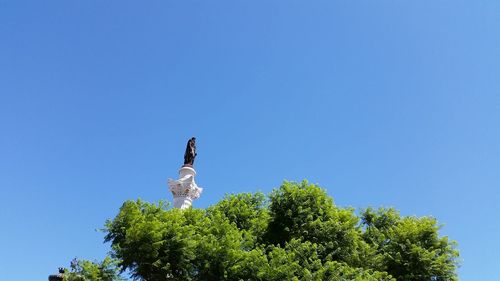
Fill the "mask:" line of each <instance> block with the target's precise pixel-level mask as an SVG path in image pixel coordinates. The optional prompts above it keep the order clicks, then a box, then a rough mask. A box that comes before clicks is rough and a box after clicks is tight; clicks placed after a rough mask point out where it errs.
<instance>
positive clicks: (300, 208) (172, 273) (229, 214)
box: [95, 181, 458, 281]
mask: <svg viewBox="0 0 500 281" xmlns="http://www.w3.org/2000/svg"><path fill="white" fill-rule="evenodd" d="M438 231H439V225H438V223H437V221H436V220H435V219H433V218H429V217H423V218H417V217H402V216H400V215H399V213H397V212H396V211H395V210H393V209H378V210H374V209H371V208H369V209H366V210H364V211H363V212H362V213H361V214H360V215H359V216H358V215H356V213H355V211H354V210H353V209H351V208H340V207H338V206H336V205H335V204H334V203H333V200H332V198H331V197H329V196H328V195H327V194H326V192H325V190H323V189H321V188H320V187H318V186H316V185H312V184H308V183H307V182H306V181H304V182H301V183H294V182H284V183H283V185H282V186H281V187H279V188H277V189H275V190H274V191H273V192H272V193H271V194H270V195H269V197H268V198H266V196H265V195H263V194H262V193H255V194H250V193H244V194H236V195H227V196H226V197H225V198H224V199H223V200H221V201H220V202H219V203H217V204H215V205H214V206H211V207H209V208H207V209H194V208H191V209H187V210H178V209H170V208H169V207H168V206H167V204H165V203H163V202H160V203H158V204H150V203H146V202H143V201H141V200H137V201H127V202H125V203H124V204H123V206H122V207H121V208H120V212H119V213H118V215H117V216H116V217H115V218H114V219H113V220H109V221H108V222H107V223H106V232H107V233H106V237H105V240H106V241H108V242H111V245H112V254H113V256H114V257H115V258H117V259H118V260H119V263H118V266H119V268H120V269H121V270H123V271H124V270H128V271H130V272H131V274H132V277H133V278H135V279H139V280H151V281H152V280H154V281H163V280H196V281H197V280H200V281H201V280H203V281H211V280H214V281H215V280H266V281H267V280H269V281H273V280H276V281H277V280H280V281H282V280H311V281H315V280H356V281H360V280H367V281H372V280H373V281H375V280H378V281H393V280H403V281H417V280H418V281H422V280H429V281H430V280H457V278H456V272H455V271H456V268H457V258H458V251H457V250H456V244H455V242H453V241H449V240H448V238H447V237H441V236H439V233H438ZM95 280H97V279H95Z"/></svg>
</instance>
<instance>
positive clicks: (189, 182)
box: [168, 166, 203, 209]
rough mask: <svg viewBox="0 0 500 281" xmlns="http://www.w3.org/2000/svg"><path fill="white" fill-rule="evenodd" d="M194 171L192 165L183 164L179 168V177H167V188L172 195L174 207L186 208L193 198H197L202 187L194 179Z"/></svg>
mask: <svg viewBox="0 0 500 281" xmlns="http://www.w3.org/2000/svg"><path fill="white" fill-rule="evenodd" d="M195 175H196V171H195V170H194V169H193V168H192V167H187V166H183V167H182V168H181V169H180V170H179V179H178V180H173V179H168V189H169V190H170V192H172V195H173V196H174V207H175V208H179V209H186V208H189V207H190V206H191V204H192V203H193V200H195V199H198V198H199V197H200V195H201V192H202V191H203V188H201V187H198V186H197V185H196V182H195V181H194V176H195Z"/></svg>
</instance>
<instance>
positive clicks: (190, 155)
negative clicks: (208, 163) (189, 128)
mask: <svg viewBox="0 0 500 281" xmlns="http://www.w3.org/2000/svg"><path fill="white" fill-rule="evenodd" d="M196 155H197V154H196V138H195V137H192V138H191V139H190V140H188V143H187V146H186V152H185V153H184V166H193V165H194V158H195V157H196Z"/></svg>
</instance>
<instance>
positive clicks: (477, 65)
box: [0, 0, 500, 281]
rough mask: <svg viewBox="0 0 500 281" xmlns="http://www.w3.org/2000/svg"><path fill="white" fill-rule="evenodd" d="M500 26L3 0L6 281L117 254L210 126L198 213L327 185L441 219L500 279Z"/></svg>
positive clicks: (247, 5) (262, 5) (386, 4)
mask: <svg viewBox="0 0 500 281" xmlns="http://www.w3.org/2000/svg"><path fill="white" fill-rule="evenodd" d="M499 35H500V2H498V1H493V0H489V1H488V0H477V1H461V0H453V1H451V0H450V1H446V0H438V1H436V0H432V1H431V0H429V1H424V0H420V1H386V0H382V1H273V0H266V1H243V0H239V1H164V0H162V1H140V2H138V1H95V0H93V1H13V0H12V1H11V0H0V199H1V200H2V203H1V204H0V221H1V222H2V224H1V225H2V228H1V231H0V249H1V250H0V264H1V266H0V276H2V279H5V280H44V279H45V278H47V275H49V274H51V273H54V272H56V270H57V267H58V266H61V265H64V266H68V265H69V262H70V260H71V259H72V258H74V257H79V258H86V259H95V258H97V259H100V258H102V257H103V256H104V255H105V254H106V252H107V251H108V250H109V245H108V244H103V234H102V233H100V232H97V231H96V229H98V228H101V227H102V226H103V224H104V222H105V220H106V219H108V218H112V217H114V215H115V214H116V213H117V211H118V208H119V207H120V205H121V203H122V202H123V201H125V200H127V199H136V198H142V199H144V200H147V201H158V200H160V199H167V200H169V201H170V200H171V199H172V197H171V195H170V194H169V193H168V190H167V185H166V180H167V178H168V177H176V176H177V170H178V168H179V167H180V165H181V164H182V157H183V152H184V148H185V143H186V141H187V139H188V138H189V137H191V136H196V137H197V141H198V144H197V145H198V158H197V160H196V169H197V172H198V175H197V182H198V184H199V185H200V186H202V187H204V193H203V195H202V197H201V198H200V199H199V200H197V201H195V203H194V204H195V206H196V207H206V206H208V205H210V204H213V203H215V202H217V201H218V200H219V199H221V198H222V197H223V195H224V194H226V193H231V192H255V191H263V192H266V193H267V192H269V191H271V190H272V188H274V187H277V186H279V185H280V183H281V182H282V181H283V180H284V179H287V180H295V181H300V180H302V179H308V180H309V181H310V182H313V183H318V184H320V185H321V186H322V187H324V188H326V189H327V190H328V193H329V194H330V195H332V196H333V197H334V199H335V202H336V203H337V204H338V205H341V206H352V207H355V208H363V207H368V206H374V207H377V206H393V207H395V208H397V209H399V210H400V211H401V213H402V214H404V215H417V216H424V215H431V216H434V217H436V218H437V219H438V220H439V221H440V222H441V223H442V224H443V225H444V226H443V228H442V231H441V233H442V234H443V235H448V236H449V237H450V238H451V239H454V240H457V241H458V243H459V249H460V252H461V259H462V267H461V268H460V269H459V277H460V280H466V281H467V280H471V281H472V280H494V279H495V278H498V270H497V266H498V264H499V262H500V247H499V246H498V245H499V244H500V224H499V223H498V214H499V213H498V212H499V211H498V207H497V205H498V202H499V201H500V191H499V190H500V145H499V144H500V129H499V128H500V124H499V123H500V80H499V77H500V36H499ZM45 280H46V279H45Z"/></svg>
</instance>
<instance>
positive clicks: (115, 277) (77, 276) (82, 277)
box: [64, 257, 123, 281]
mask: <svg viewBox="0 0 500 281" xmlns="http://www.w3.org/2000/svg"><path fill="white" fill-rule="evenodd" d="M65 271H66V273H65V274H64V281H119V280H123V279H122V278H121V276H120V272H119V270H118V268H117V261H116V260H115V259H112V258H110V257H106V258H104V260H103V261H101V262H97V261H95V262H92V261H88V260H77V259H74V260H73V261H71V266H70V270H67V269H66V270H65Z"/></svg>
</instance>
